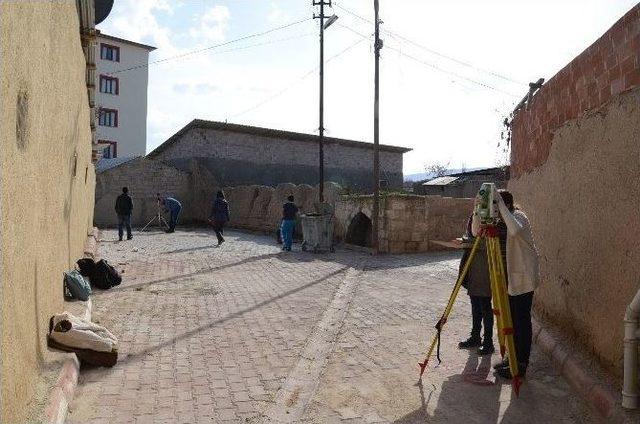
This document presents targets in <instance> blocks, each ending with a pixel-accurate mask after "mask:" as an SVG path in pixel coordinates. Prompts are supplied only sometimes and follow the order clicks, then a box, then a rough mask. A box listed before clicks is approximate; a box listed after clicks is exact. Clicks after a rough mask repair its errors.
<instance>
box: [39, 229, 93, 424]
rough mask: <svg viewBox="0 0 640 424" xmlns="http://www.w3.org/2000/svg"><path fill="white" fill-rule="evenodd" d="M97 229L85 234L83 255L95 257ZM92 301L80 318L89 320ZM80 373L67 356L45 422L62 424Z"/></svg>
mask: <svg viewBox="0 0 640 424" xmlns="http://www.w3.org/2000/svg"><path fill="white" fill-rule="evenodd" d="M98 236H99V231H98V229H97V228H96V227H94V228H93V230H92V231H91V233H90V234H89V235H88V236H87V241H86V242H85V247H84V256H85V257H90V258H92V259H95V258H96V256H97V251H98ZM92 310H93V302H92V301H91V298H89V300H88V301H87V302H86V305H85V311H84V314H83V315H82V319H84V320H85V321H91V313H92ZM79 374H80V362H79V361H78V358H77V357H76V355H75V354H69V357H68V358H67V359H66V360H65V361H64V363H63V364H62V369H61V370H60V374H58V379H57V380H56V384H55V386H54V387H53V389H52V390H51V393H50V394H49V401H48V402H47V406H46V408H45V415H44V416H45V422H46V423H48V424H64V422H65V420H66V419H67V413H68V412H69V405H70V404H71V401H72V400H73V395H74V393H75V389H76V387H77V385H78V375H79Z"/></svg>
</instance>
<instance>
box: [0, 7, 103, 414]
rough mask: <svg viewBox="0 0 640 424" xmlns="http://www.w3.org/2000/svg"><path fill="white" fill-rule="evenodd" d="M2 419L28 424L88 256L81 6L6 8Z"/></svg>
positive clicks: (1, 120)
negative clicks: (55, 322) (53, 326)
mask: <svg viewBox="0 0 640 424" xmlns="http://www.w3.org/2000/svg"><path fill="white" fill-rule="evenodd" d="M0 102H1V103H2V108H1V111H0V134H1V136H0V144H1V145H0V173H1V176H2V180H1V185H0V211H1V212H0V214H1V218H2V220H1V222H0V239H1V244H0V249H1V256H2V257H1V261H0V267H1V268H0V273H1V278H2V280H1V285H0V286H1V290H2V313H1V317H2V318H1V319H2V322H1V324H2V351H1V353H2V385H1V398H2V411H1V412H2V416H1V418H2V419H1V421H2V422H21V421H23V420H24V419H25V418H26V416H25V414H26V410H27V407H28V405H29V402H30V401H31V400H32V398H33V396H34V392H35V386H36V383H37V379H38V374H39V373H40V371H41V370H42V369H43V367H46V366H47V365H48V361H50V359H51V356H52V355H51V353H49V352H48V351H47V348H46V333H47V326H48V319H49V317H50V316H51V315H52V314H54V313H58V312H61V311H62V310H63V309H64V304H63V293H62V272H63V271H65V270H67V269H69V268H71V267H72V266H73V264H74V262H75V261H76V260H77V259H78V258H79V257H81V256H82V252H83V245H84V243H85V240H86V236H87V234H88V232H89V230H90V226H91V223H92V220H93V203H94V189H95V172H94V167H93V164H92V163H91V131H90V127H89V113H90V112H89V107H88V103H87V92H86V84H85V59H84V55H83V53H82V47H81V44H80V35H79V23H78V15H77V12H76V6H75V1H74V0H65V1H45V0H39V1H18V0H8V1H2V2H0Z"/></svg>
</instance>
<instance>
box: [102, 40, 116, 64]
mask: <svg viewBox="0 0 640 424" xmlns="http://www.w3.org/2000/svg"><path fill="white" fill-rule="evenodd" d="M100 59H102V60H110V61H112V62H120V47H116V46H112V45H111V44H105V43H100Z"/></svg>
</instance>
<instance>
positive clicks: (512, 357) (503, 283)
mask: <svg viewBox="0 0 640 424" xmlns="http://www.w3.org/2000/svg"><path fill="white" fill-rule="evenodd" d="M492 243H493V249H492V250H493V255H492V256H493V258H494V259H493V260H494V263H496V264H497V267H496V271H497V275H496V277H497V278H496V281H497V286H498V296H499V297H500V305H501V309H502V311H501V312H502V314H501V315H502V318H503V321H502V322H503V324H504V327H503V334H504V339H505V344H506V346H507V355H508V358H509V371H511V376H512V377H513V389H514V392H515V393H516V396H518V395H519V392H520V384H521V383H520V371H519V369H518V357H517V355H516V344H515V341H514V339H513V334H514V332H513V321H512V320H511V308H510V306H509V296H508V294H507V280H506V278H505V275H506V274H505V270H504V264H503V263H502V253H501V251H500V241H499V239H498V238H497V237H494V238H493V240H492Z"/></svg>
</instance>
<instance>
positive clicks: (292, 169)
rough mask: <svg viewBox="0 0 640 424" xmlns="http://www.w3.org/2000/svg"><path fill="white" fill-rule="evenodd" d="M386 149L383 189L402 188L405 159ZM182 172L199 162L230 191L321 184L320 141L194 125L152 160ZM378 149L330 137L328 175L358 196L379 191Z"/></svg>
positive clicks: (383, 153) (218, 125) (309, 136)
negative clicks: (374, 178)
mask: <svg viewBox="0 0 640 424" xmlns="http://www.w3.org/2000/svg"><path fill="white" fill-rule="evenodd" d="M410 150H411V149H408V148H405V147H397V146H387V145H380V180H381V181H380V183H381V186H383V187H389V188H401V187H402V181H403V174H402V155H403V154H404V153H406V152H408V151H410ZM147 157H148V158H149V159H154V160H159V161H162V162H164V163H166V164H168V165H171V166H173V167H175V168H178V169H181V170H185V171H186V170H189V169H190V164H191V163H192V162H193V161H196V162H198V164H200V165H202V166H203V167H205V168H206V169H207V170H208V171H209V172H210V173H211V174H212V175H213V177H214V178H215V180H216V181H218V182H219V183H220V184H221V185H224V186H235V185H247V184H259V185H267V186H275V185H277V184H281V183H294V184H310V185H316V184H318V136H317V135H313V134H303V133H297V132H291V131H282V130H276V129H271V128H260V127H253V126H247V125H237V124H228V123H225V122H215V121H204V120H199V119H196V120H193V121H191V122H190V123H189V124H187V125H186V126H185V127H184V128H182V129H181V130H180V131H178V132H177V133H176V134H175V135H173V136H172V137H171V138H169V139H168V140H167V141H165V142H164V143H163V144H161V145H160V146H158V147H157V148H156V149H155V150H154V151H152V152H151V153H149V155H147ZM372 174H373V144H371V143H365V142H362V141H354V140H346V139H341V138H333V137H325V139H324V175H325V181H332V182H335V183H338V184H340V185H341V186H343V187H348V188H350V189H352V190H355V191H369V190H371V189H372V187H373V182H372Z"/></svg>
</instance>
